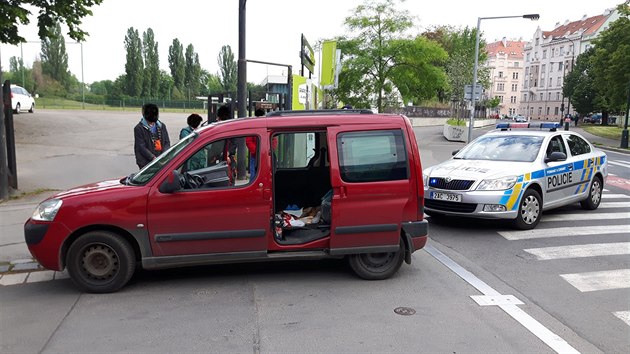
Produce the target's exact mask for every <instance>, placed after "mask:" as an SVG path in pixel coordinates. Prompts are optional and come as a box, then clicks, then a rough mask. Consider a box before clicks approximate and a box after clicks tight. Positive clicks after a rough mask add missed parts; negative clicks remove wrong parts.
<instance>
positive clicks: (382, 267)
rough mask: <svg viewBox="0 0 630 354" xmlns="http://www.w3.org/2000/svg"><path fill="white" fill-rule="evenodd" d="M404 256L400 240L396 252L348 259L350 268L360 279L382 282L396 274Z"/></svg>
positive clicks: (354, 255)
mask: <svg viewBox="0 0 630 354" xmlns="http://www.w3.org/2000/svg"><path fill="white" fill-rule="evenodd" d="M404 255H405V244H404V243H403V241H402V240H400V247H399V248H398V251H396V252H383V253H361V254H353V255H351V256H349V257H348V263H350V268H352V270H353V271H354V272H355V273H356V274H357V275H358V276H359V277H361V278H363V279H366V280H382V279H387V278H389V277H391V276H392V275H394V274H396V272H397V271H398V269H399V268H400V266H401V265H402V262H403V260H404V258H405V257H404Z"/></svg>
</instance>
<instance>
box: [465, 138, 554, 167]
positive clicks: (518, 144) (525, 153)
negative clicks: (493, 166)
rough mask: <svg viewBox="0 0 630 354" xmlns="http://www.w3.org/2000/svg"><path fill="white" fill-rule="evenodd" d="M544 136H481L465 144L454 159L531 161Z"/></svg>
mask: <svg viewBox="0 0 630 354" xmlns="http://www.w3.org/2000/svg"><path fill="white" fill-rule="evenodd" d="M543 139H544V137H542V136H527V135H490V136H482V137H481V138H479V139H477V140H475V141H474V142H473V143H472V144H470V145H468V146H466V147H465V148H464V149H462V150H461V151H460V152H459V153H458V154H457V155H455V158H456V159H464V160H493V161H517V162H532V161H534V160H535V159H536V156H537V155H538V151H540V147H541V146H542V142H543Z"/></svg>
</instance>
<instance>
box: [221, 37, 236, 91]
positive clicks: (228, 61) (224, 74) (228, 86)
mask: <svg viewBox="0 0 630 354" xmlns="http://www.w3.org/2000/svg"><path fill="white" fill-rule="evenodd" d="M217 62H218V63H219V74H218V76H219V81H220V83H221V87H222V89H223V91H224V92H234V93H236V81H237V79H238V76H237V66H236V60H234V53H233V52H232V47H230V46H229V45H224V46H223V47H221V51H220V52H219V56H218V58H217Z"/></svg>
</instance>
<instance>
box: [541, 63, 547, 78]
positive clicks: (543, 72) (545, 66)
mask: <svg viewBox="0 0 630 354" xmlns="http://www.w3.org/2000/svg"><path fill="white" fill-rule="evenodd" d="M540 71H541V72H542V74H543V75H545V72H547V64H543V65H542V67H541V68H540Z"/></svg>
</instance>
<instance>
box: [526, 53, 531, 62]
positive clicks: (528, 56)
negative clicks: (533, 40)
mask: <svg viewBox="0 0 630 354" xmlns="http://www.w3.org/2000/svg"><path fill="white" fill-rule="evenodd" d="M527 61H530V60H529V53H527Z"/></svg>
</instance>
